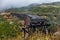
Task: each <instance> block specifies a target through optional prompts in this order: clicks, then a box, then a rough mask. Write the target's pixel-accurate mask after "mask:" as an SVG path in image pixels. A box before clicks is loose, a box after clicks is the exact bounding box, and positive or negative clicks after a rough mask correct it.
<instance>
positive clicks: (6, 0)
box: [0, 0, 60, 10]
mask: <svg viewBox="0 0 60 40" xmlns="http://www.w3.org/2000/svg"><path fill="white" fill-rule="evenodd" d="M56 1H60V0H0V10H3V9H8V8H16V7H17V8H18V7H23V6H28V5H30V4H32V3H39V4H41V3H50V2H56Z"/></svg>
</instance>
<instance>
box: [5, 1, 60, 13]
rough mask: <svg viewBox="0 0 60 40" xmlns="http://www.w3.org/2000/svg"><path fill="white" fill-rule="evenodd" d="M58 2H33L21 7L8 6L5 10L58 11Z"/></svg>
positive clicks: (59, 3)
mask: <svg viewBox="0 0 60 40" xmlns="http://www.w3.org/2000/svg"><path fill="white" fill-rule="evenodd" d="M59 11H60V2H53V3H42V4H38V3H33V4H30V5H29V6H26V7H21V8H10V9H7V10H5V12H33V13H59Z"/></svg>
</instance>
